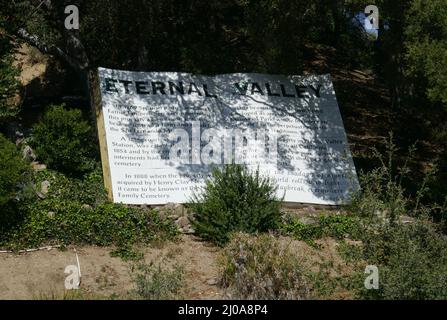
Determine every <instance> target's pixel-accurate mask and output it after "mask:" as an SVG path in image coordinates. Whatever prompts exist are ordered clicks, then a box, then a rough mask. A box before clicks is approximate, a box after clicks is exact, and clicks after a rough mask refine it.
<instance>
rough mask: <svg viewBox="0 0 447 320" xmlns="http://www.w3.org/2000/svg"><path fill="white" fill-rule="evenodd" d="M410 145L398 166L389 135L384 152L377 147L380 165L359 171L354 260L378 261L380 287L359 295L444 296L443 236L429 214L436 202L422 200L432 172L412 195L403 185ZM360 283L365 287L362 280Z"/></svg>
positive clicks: (446, 241) (446, 248)
mask: <svg viewBox="0 0 447 320" xmlns="http://www.w3.org/2000/svg"><path fill="white" fill-rule="evenodd" d="M414 150H415V148H414V147H412V148H410V152H409V155H408V157H407V159H406V161H405V163H404V164H403V166H400V167H399V166H397V165H396V164H395V151H396V147H395V145H394V144H393V142H392V136H390V141H389V142H388V144H387V149H386V151H387V157H383V156H382V155H381V154H379V153H378V152H377V151H375V154H376V156H377V158H379V160H380V161H381V166H380V167H379V168H376V169H375V170H373V171H371V172H369V173H366V174H361V176H360V178H361V182H362V191H361V192H359V193H358V194H357V195H356V196H355V197H354V201H353V203H352V205H351V207H350V210H351V211H352V213H353V214H357V215H358V216H360V217H361V220H360V222H361V223H360V224H359V228H360V232H359V233H358V234H359V239H360V240H361V242H362V246H361V258H358V259H363V260H364V261H366V263H367V264H370V265H376V266H377V267H378V268H379V276H380V279H379V280H380V282H379V290H368V291H363V290H361V291H360V296H361V297H362V298H374V299H446V298H447V238H446V237H445V236H444V235H443V234H442V233H441V232H440V230H439V226H438V225H434V224H433V223H432V222H430V221H429V219H428V217H430V214H431V213H432V212H433V210H434V209H435V208H437V206H424V205H423V204H422V199H423V197H424V195H425V194H427V193H428V192H429V191H430V190H429V188H428V185H429V184H428V182H429V181H430V179H431V178H432V176H433V174H434V172H435V171H434V170H431V171H429V172H428V173H427V174H426V176H425V178H424V179H423V181H422V182H421V183H420V185H419V188H418V190H417V191H416V192H415V194H413V196H411V194H410V193H409V192H407V191H406V190H405V188H404V183H403V181H404V179H405V178H406V177H407V176H408V175H410V173H411V171H410V170H409V168H408V163H409V161H410V160H411V158H412V154H413V152H414ZM405 214H406V215H409V216H413V219H412V220H410V221H409V222H408V223H406V224H404V223H403V222H402V219H401V216H402V215H405ZM361 278H363V280H364V277H358V279H361ZM358 288H363V283H361V284H360V283H359V285H358Z"/></svg>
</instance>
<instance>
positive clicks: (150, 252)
mask: <svg viewBox="0 0 447 320" xmlns="http://www.w3.org/2000/svg"><path fill="white" fill-rule="evenodd" d="M281 241H282V242H283V243H284V244H287V245H288V246H289V248H290V249H291V250H292V252H293V253H295V254H296V255H297V256H298V258H300V260H302V262H303V265H304V266H305V267H306V268H308V269H309V270H313V271H318V268H319V265H320V264H321V263H324V262H330V263H331V273H332V274H333V275H340V274H343V273H349V272H351V271H352V270H350V268H349V267H348V266H347V265H346V264H345V263H344V262H343V260H342V259H341V257H340V256H339V254H338V251H337V245H338V244H337V242H336V241H334V240H332V239H322V240H319V241H317V243H318V246H319V247H318V248H315V247H312V246H309V245H308V244H306V243H304V242H302V241H297V240H293V239H291V238H287V237H283V238H281ZM73 249H74V248H73V247H70V248H67V249H66V250H64V251H61V250H58V249H53V250H43V251H36V252H29V253H23V254H10V253H4V254H0V299H41V298H54V297H56V298H59V297H63V296H64V292H65V289H64V280H65V277H66V276H67V275H66V274H64V270H65V267H66V266H67V265H76V256H75V253H74V250H73ZM76 250H77V253H78V256H79V260H80V265H81V273H82V283H81V289H82V291H83V292H84V293H87V294H89V295H90V296H91V297H95V298H113V297H114V298H118V299H132V298H135V296H132V295H131V294H130V292H131V291H132V289H134V282H133V281H132V273H131V267H132V262H125V261H123V260H122V259H121V258H117V257H112V256H111V255H110V252H111V251H112V250H113V248H107V247H94V246H85V247H76ZM220 253H221V249H220V248H218V247H215V246H213V245H211V244H208V243H206V242H203V241H201V240H200V239H198V238H196V237H194V236H192V235H183V236H181V238H180V239H179V240H178V241H176V242H168V243H166V244H163V245H159V246H155V247H146V248H144V259H145V262H146V263H147V264H150V263H151V262H154V263H158V262H160V261H163V263H164V264H166V266H167V265H178V266H182V267H183V269H184V271H185V282H184V287H183V290H182V291H183V292H182V297H183V298H185V299H224V298H225V296H226V295H225V292H224V290H223V289H222V288H220V287H219V285H218V280H219V257H220ZM335 297H338V298H350V296H349V294H348V293H346V292H341V293H340V292H336V293H335V296H334V298H335Z"/></svg>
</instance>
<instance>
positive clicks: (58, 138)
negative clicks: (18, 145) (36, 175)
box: [31, 105, 95, 173]
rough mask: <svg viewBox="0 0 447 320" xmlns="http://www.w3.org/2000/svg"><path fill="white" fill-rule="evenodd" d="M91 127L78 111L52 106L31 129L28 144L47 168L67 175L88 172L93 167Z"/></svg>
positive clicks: (61, 106)
mask: <svg viewBox="0 0 447 320" xmlns="http://www.w3.org/2000/svg"><path fill="white" fill-rule="evenodd" d="M92 138H93V132H92V128H91V127H90V125H89V123H88V122H87V121H86V120H84V119H83V118H82V113H81V111H80V110H78V109H72V110H66V109H65V108H64V106H63V105H60V106H57V105H52V106H50V107H49V109H48V111H47V112H46V113H45V115H44V116H43V119H42V121H41V122H40V123H38V124H37V125H35V126H34V128H33V135H32V141H31V143H32V145H33V146H34V147H35V151H36V153H37V155H38V157H39V158H40V159H41V160H42V161H43V162H45V163H46V164H48V166H49V167H51V168H54V169H58V170H62V171H65V172H70V173H73V172H74V173H79V172H85V171H87V170H91V169H92V168H93V166H94V158H93V157H94V151H95V150H94V147H93V146H94V144H92V143H91V141H92Z"/></svg>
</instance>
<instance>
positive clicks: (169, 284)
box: [134, 263, 184, 300]
mask: <svg viewBox="0 0 447 320" xmlns="http://www.w3.org/2000/svg"><path fill="white" fill-rule="evenodd" d="M161 265H162V264H161V263H159V264H158V265H154V264H150V265H147V264H144V263H140V264H138V265H137V267H136V271H137V274H136V276H135V277H134V282H135V285H136V289H135V290H134V293H135V294H136V295H137V296H138V297H139V298H140V299H145V300H176V299H181V295H180V293H181V289H182V287H183V285H184V283H183V282H184V279H183V278H184V270H183V268H182V267H180V266H175V267H174V268H173V269H172V270H168V269H164V268H162V266H161Z"/></svg>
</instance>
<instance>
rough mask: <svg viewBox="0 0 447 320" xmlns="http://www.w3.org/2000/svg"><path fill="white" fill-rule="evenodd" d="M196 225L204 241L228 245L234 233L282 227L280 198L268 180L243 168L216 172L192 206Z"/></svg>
mask: <svg viewBox="0 0 447 320" xmlns="http://www.w3.org/2000/svg"><path fill="white" fill-rule="evenodd" d="M191 207H192V210H193V211H194V213H195V217H194V220H193V226H194V228H195V230H196V232H197V233H198V234H199V235H200V236H201V237H202V238H204V239H206V240H210V241H212V242H213V243H216V244H218V245H223V244H225V243H226V242H227V241H228V239H229V234H230V233H231V232H233V231H243V232H247V233H254V232H257V231H260V232H265V231H268V230H274V229H276V228H278V226H279V223H280V199H278V198H277V197H276V187H275V186H274V184H273V183H272V182H271V181H270V180H269V179H268V178H263V177H261V176H260V175H259V171H256V172H254V173H252V172H250V171H248V169H246V168H245V167H243V166H240V165H228V166H225V167H224V168H223V169H221V170H219V169H215V170H214V171H213V174H212V178H211V179H209V180H207V181H206V186H205V190H204V192H203V193H202V194H201V195H197V194H195V195H194V197H193V200H192V204H191Z"/></svg>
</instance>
